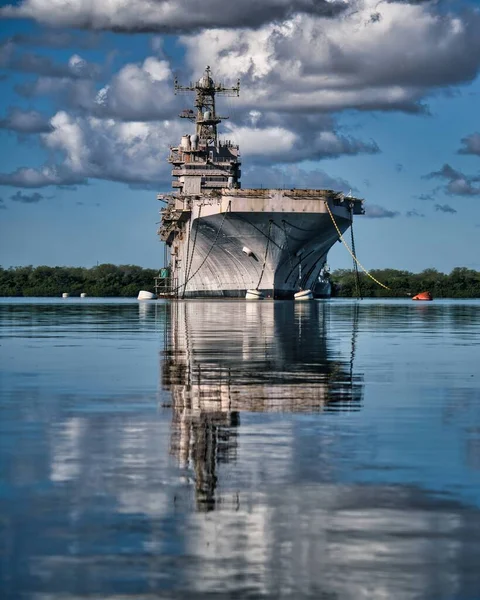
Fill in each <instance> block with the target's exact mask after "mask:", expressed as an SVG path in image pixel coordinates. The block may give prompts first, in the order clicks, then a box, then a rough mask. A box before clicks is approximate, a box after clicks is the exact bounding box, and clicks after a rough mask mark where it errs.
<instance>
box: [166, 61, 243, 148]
mask: <svg viewBox="0 0 480 600" xmlns="http://www.w3.org/2000/svg"><path fill="white" fill-rule="evenodd" d="M174 89H175V94H179V93H180V94H182V93H188V92H195V108H196V109H197V112H196V115H195V113H194V111H192V110H185V111H183V112H182V113H180V115H179V116H180V118H182V119H190V120H191V121H194V122H195V125H196V127H195V133H196V135H197V136H198V142H199V145H202V144H205V145H206V146H217V143H218V133H217V125H218V124H219V123H221V122H222V120H224V119H228V117H219V116H218V115H217V113H216V110H215V96H216V95H217V94H220V95H221V96H239V95H240V79H238V80H237V85H236V86H234V87H230V88H229V87H225V86H224V85H223V84H221V83H217V84H216V83H215V82H214V81H213V79H212V77H211V69H210V67H209V66H207V67H206V69H205V72H204V74H203V75H202V77H200V79H199V80H198V81H197V82H196V83H194V84H192V83H190V85H187V86H183V85H180V84H179V83H178V79H177V78H176V77H175V82H174Z"/></svg>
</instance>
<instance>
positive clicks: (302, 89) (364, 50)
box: [181, 0, 480, 111]
mask: <svg viewBox="0 0 480 600" xmlns="http://www.w3.org/2000/svg"><path fill="white" fill-rule="evenodd" d="M377 7H378V8H377ZM356 8H357V10H352V11H351V12H349V13H345V14H344V15H341V16H340V17H339V18H337V19H335V20H333V21H332V20H329V19H325V18H322V17H318V16H312V15H307V14H302V15H296V16H295V17H292V18H291V19H289V20H286V21H284V22H282V23H275V22H272V23H269V24H267V25H264V26H263V27H262V28H260V29H259V30H258V31H255V32H252V31H249V30H227V29H210V30H208V31H202V32H200V33H198V34H194V35H188V36H183V37H182V38H181V39H182V42H183V43H184V44H185V46H186V48H187V61H188V64H189V65H190V67H191V69H192V71H193V72H194V73H199V72H201V70H202V69H203V68H204V66H205V65H206V64H210V65H214V66H215V75H216V76H218V77H219V78H226V79H232V78H234V77H236V76H237V75H238V76H240V78H241V80H242V86H243V90H242V93H241V97H240V102H241V104H242V105H243V106H246V107H251V108H255V109H256V110H262V111H264V110H282V111H299V110H309V111H332V110H334V111H335V110H342V109H346V108H357V109H362V110H363V109H383V110H389V109H402V110H409V111H415V110H422V107H421V105H419V104H418V102H419V101H420V100H421V99H422V98H424V97H425V96H426V95H428V93H429V92H430V91H431V90H432V89H434V88H437V87H442V86H448V85H453V84H458V83H462V82H468V81H471V80H472V79H473V78H474V77H475V76H476V74H477V73H478V70H479V68H480V36H478V28H479V27H480V13H479V11H471V12H465V13H462V14H450V13H444V12H443V11H442V12H441V11H439V10H438V9H435V7H434V6H433V5H431V4H427V3H425V4H406V3H404V2H388V3H387V2H384V3H379V2H378V0H362V1H361V2H358V3H357V4H356ZM374 10H378V12H379V14H380V17H381V18H379V19H378V20H376V21H372V19H371V15H372V13H373V12H374Z"/></svg>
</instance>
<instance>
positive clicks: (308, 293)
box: [293, 290, 313, 300]
mask: <svg viewBox="0 0 480 600" xmlns="http://www.w3.org/2000/svg"><path fill="white" fill-rule="evenodd" d="M293 297H294V298H295V300H313V294H312V290H300V291H299V292H297V293H296V294H295V295H294V296H293Z"/></svg>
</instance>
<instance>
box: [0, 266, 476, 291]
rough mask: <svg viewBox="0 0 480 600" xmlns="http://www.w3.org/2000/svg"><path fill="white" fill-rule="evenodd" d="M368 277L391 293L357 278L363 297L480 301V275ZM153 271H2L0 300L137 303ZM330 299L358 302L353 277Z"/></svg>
mask: <svg viewBox="0 0 480 600" xmlns="http://www.w3.org/2000/svg"><path fill="white" fill-rule="evenodd" d="M371 274H372V275H373V276H374V277H375V279H378V281H380V282H381V283H383V284H384V285H386V286H387V287H388V288H389V289H388V290H387V289H384V288H382V287H380V286H379V285H378V284H376V283H375V282H374V281H372V280H371V279H370V278H369V277H367V276H366V275H365V274H364V273H360V276H359V278H360V288H361V295H362V296H363V297H365V298H375V297H384V298H385V297H394V298H402V297H411V296H414V295H415V294H418V293H419V292H423V291H426V290H428V291H429V292H431V294H432V295H433V297H434V298H480V272H479V271H474V270H473V269H467V268H465V267H457V268H455V269H453V271H452V272H451V273H449V274H445V273H441V272H439V271H437V270H436V269H426V270H425V271H422V272H421V273H411V272H410V271H401V270H396V269H375V270H372V271H371ZM157 275H158V271H157V270H156V269H143V268H142V267H138V266H136V265H112V264H103V265H98V266H96V267H92V268H91V269H87V268H84V267H47V266H41V267H32V266H29V267H11V268H8V269H4V268H2V267H0V296H47V297H48V296H50V297H55V296H61V295H62V293H64V292H68V293H69V294H70V295H71V296H79V295H80V294H81V293H82V292H84V293H86V294H87V296H96V297H124V298H129V297H136V296H137V294H138V292H139V290H148V291H152V292H153V291H154V287H153V286H154V277H156V276H157ZM331 281H332V287H333V295H335V296H339V297H344V298H352V297H356V295H357V293H356V286H355V274H354V272H353V270H350V269H338V270H336V271H334V272H333V273H332V274H331Z"/></svg>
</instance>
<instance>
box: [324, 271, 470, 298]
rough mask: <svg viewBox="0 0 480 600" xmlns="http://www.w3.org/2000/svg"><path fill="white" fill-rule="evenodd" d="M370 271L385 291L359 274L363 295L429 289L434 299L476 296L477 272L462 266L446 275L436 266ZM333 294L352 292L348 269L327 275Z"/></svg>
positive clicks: (396, 294) (409, 293)
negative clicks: (422, 268)
mask: <svg viewBox="0 0 480 600" xmlns="http://www.w3.org/2000/svg"><path fill="white" fill-rule="evenodd" d="M370 273H371V274H372V275H373V276H374V277H375V279H378V281H381V282H382V283H383V284H384V285H386V286H388V287H389V288H390V289H389V290H386V289H384V288H382V287H380V286H379V285H378V284H376V283H375V282H374V281H372V280H371V279H370V278H369V277H367V275H365V274H364V273H360V285H361V290H362V295H363V297H364V298H402V297H405V296H407V297H412V296H414V295H415V294H418V293H420V292H424V291H429V292H430V293H431V294H432V296H433V297H434V298H480V272H478V271H474V270H473V269H466V268H465V267H457V268H455V269H453V271H452V272H451V273H450V274H449V275H446V274H445V273H440V272H439V271H437V270H436V269H426V270H425V271H422V272H421V273H410V272H409V271H397V270H396V269H381V270H380V269H375V270H372V271H370ZM331 281H332V284H333V288H334V293H335V295H336V296H339V297H343V298H351V297H354V296H355V295H356V292H355V275H354V272H353V271H351V270H349V269H339V270H337V271H334V272H333V273H332V275H331Z"/></svg>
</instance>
